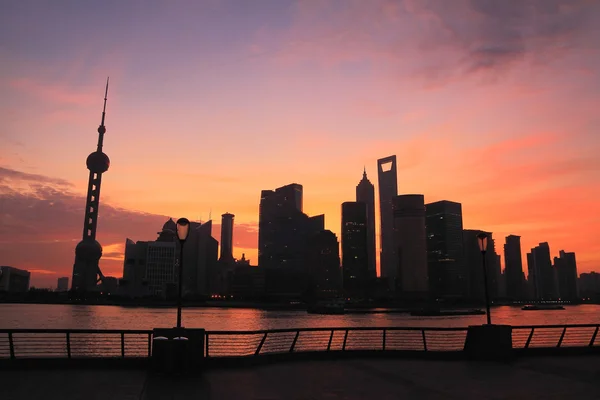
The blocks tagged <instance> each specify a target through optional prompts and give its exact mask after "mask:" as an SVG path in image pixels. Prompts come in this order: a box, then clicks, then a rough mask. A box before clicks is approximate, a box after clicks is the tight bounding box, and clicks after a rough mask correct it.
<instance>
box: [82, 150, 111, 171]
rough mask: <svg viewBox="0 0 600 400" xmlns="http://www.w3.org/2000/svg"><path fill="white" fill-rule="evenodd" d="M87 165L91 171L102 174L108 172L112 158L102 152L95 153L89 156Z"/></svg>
mask: <svg viewBox="0 0 600 400" xmlns="http://www.w3.org/2000/svg"><path fill="white" fill-rule="evenodd" d="M85 163H86V165H87V168H88V169H89V170H90V171H92V172H95V173H97V174H101V173H104V172H106V171H108V167H110V158H108V156H107V155H106V154H104V153H103V152H101V151H95V152H93V153H92V154H90V155H89V156H88V158H87V160H86V161H85Z"/></svg>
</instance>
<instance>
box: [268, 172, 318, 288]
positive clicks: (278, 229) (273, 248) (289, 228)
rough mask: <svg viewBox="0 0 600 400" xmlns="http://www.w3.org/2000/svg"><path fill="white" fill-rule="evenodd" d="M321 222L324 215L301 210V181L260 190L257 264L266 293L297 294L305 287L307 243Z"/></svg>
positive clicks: (316, 231)
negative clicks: (262, 273)
mask: <svg viewBox="0 0 600 400" xmlns="http://www.w3.org/2000/svg"><path fill="white" fill-rule="evenodd" d="M324 225H325V219H324V216H323V215H318V216H315V217H309V216H307V215H306V214H304V213H303V212H302V185H299V184H295V183H293V184H290V185H286V186H283V187H280V188H277V189H275V190H263V191H262V192H261V200H260V210H259V221H258V227H259V228H258V266H259V267H260V268H264V269H265V273H266V290H267V293H268V294H269V295H278V296H279V295H282V296H286V297H297V296H298V295H299V294H301V293H302V292H303V291H304V290H306V287H307V276H308V275H307V267H306V243H307V240H308V238H309V237H310V236H312V235H314V234H316V233H318V232H320V231H323V230H324V229H325V226H324Z"/></svg>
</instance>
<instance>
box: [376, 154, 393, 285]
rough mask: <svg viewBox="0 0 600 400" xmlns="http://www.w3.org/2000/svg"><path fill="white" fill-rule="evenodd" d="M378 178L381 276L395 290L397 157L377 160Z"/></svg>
mask: <svg viewBox="0 0 600 400" xmlns="http://www.w3.org/2000/svg"><path fill="white" fill-rule="evenodd" d="M377 178H378V181H379V216H380V221H381V222H380V235H381V257H380V259H379V264H380V272H381V276H382V277H384V278H388V279H387V280H388V282H389V284H390V287H392V288H394V285H395V280H396V275H397V269H398V268H397V263H396V260H395V258H394V257H395V256H394V250H395V249H394V211H393V205H392V201H393V198H394V197H396V196H397V195H398V175H397V170H396V156H395V155H394V156H389V157H385V158H381V159H379V160H377Z"/></svg>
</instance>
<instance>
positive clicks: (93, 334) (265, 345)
mask: <svg viewBox="0 0 600 400" xmlns="http://www.w3.org/2000/svg"><path fill="white" fill-rule="evenodd" d="M599 330H600V324H565V325H517V326H512V342H513V349H515V350H518V351H519V352H521V353H523V352H531V351H537V350H536V349H552V348H554V349H563V348H578V349H583V348H592V347H593V348H594V349H600V339H598V340H596V338H597V336H598V332H599ZM467 332H468V327H323V328H297V329H291V328H287V329H261V330H245V331H232V330H228V331H205V332H204V349H202V350H203V351H201V352H203V353H204V356H205V357H206V358H212V359H214V358H231V357H252V356H257V357H260V356H263V355H267V354H290V355H291V354H297V353H306V352H323V353H338V354H341V353H343V352H356V351H362V352H365V351H366V352H373V353H374V352H386V353H389V352H412V353H414V352H422V353H424V352H426V353H432V352H433V353H440V352H441V353H449V352H454V353H456V352H462V351H464V346H465V343H466V337H467ZM153 337H154V330H148V329H130V330H123V329H105V330H103V329H0V358H8V359H12V360H14V359H20V358H45V357H59V358H66V359H73V358H138V359H139V358H150V357H151V356H152V352H153V350H152V348H153V346H152V341H153ZM209 339H210V341H209Z"/></svg>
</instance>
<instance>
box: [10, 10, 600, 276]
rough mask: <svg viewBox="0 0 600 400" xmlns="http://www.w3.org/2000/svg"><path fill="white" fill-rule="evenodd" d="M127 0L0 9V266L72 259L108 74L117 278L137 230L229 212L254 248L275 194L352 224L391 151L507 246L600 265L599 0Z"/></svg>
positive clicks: (407, 175)
mask: <svg viewBox="0 0 600 400" xmlns="http://www.w3.org/2000/svg"><path fill="white" fill-rule="evenodd" d="M121 3H122V2H118V1H116V0H115V1H108V2H107V4H105V5H104V6H105V7H103V8H102V9H100V8H99V7H95V6H91V5H84V4H81V5H78V6H76V7H70V8H67V7H66V6H65V7H63V6H62V5H61V3H60V2H58V3H57V4H54V5H53V6H52V7H51V8H48V7H50V6H49V5H46V4H44V3H42V2H40V4H39V5H38V6H37V7H26V6H24V5H19V4H15V5H11V7H10V8H9V10H8V12H6V13H3V15H2V16H0V34H1V35H2V37H4V38H9V40H8V43H7V45H6V46H4V47H0V57H2V60H5V61H3V68H2V69H1V70H0V86H1V88H2V92H3V93H4V96H2V98H1V99H0V120H2V121H3V126H2V128H0V140H1V143H2V146H0V168H1V169H0V264H2V265H13V266H15V267H20V268H28V269H30V270H33V271H34V275H33V284H35V285H42V286H54V285H55V284H56V278H57V277H59V276H62V275H64V276H70V275H71V268H72V263H73V255H74V253H73V249H74V246H75V244H76V243H77V241H78V240H79V238H80V235H81V229H82V223H83V208H84V199H83V195H84V191H85V188H86V180H87V171H86V169H85V158H86V157H87V155H88V154H89V153H90V152H91V151H93V150H94V148H95V143H96V140H97V139H96V135H97V133H96V128H97V125H98V123H99V121H100V112H101V105H102V95H103V82H104V80H105V78H106V76H107V75H110V76H111V87H110V91H109V101H108V108H107V119H106V125H107V133H106V137H105V147H104V151H105V152H106V153H107V154H108V155H109V157H110V158H111V167H110V170H109V171H108V172H107V173H106V174H105V176H104V180H103V184H102V194H101V202H102V205H101V208H100V216H99V224H98V230H99V231H98V239H99V240H100V242H101V243H102V244H103V245H104V253H105V256H104V258H103V260H102V268H103V270H104V271H105V273H107V274H115V275H117V276H120V274H121V272H122V254H121V253H122V249H123V243H124V242H125V238H126V237H130V238H132V239H134V240H152V239H154V238H155V236H156V235H155V234H156V232H157V231H158V230H159V229H160V227H161V226H162V223H163V222H164V220H166V218H167V217H165V216H166V215H169V216H174V217H179V216H187V217H188V218H190V219H202V220H206V219H207V218H208V215H209V212H210V211H211V210H212V216H213V218H214V219H216V220H217V221H216V222H218V218H219V217H220V214H222V213H224V212H231V213H234V214H235V215H236V231H235V238H234V242H235V243H236V244H237V247H236V249H235V255H236V256H241V253H242V252H245V253H246V256H247V257H249V258H251V260H253V261H254V262H256V260H257V252H256V244H257V232H256V229H257V228H256V225H257V220H258V202H259V196H260V190H261V189H274V188H276V187H279V186H282V185H285V184H288V183H292V182H297V183H300V184H302V185H303V186H304V205H305V212H306V213H308V214H309V215H314V214H321V213H324V214H325V216H326V227H327V228H328V229H331V230H332V231H334V232H335V233H336V234H339V231H340V229H339V225H340V207H341V206H340V205H341V203H342V202H344V201H348V200H353V199H354V190H355V185H356V184H357V183H358V181H359V180H360V178H361V175H362V168H363V165H366V168H367V173H368V175H369V178H370V179H371V181H372V182H373V183H375V184H376V181H377V179H376V176H375V171H376V159H377V158H381V157H384V156H388V155H391V154H396V155H397V157H398V190H399V193H400V194H402V193H423V194H424V195H425V200H426V202H431V201H436V200H440V199H447V200H453V201H458V202H461V203H462V204H463V216H464V226H465V228H469V229H483V230H488V231H492V232H493V233H494V237H495V238H496V239H497V244H496V246H497V250H498V251H499V252H500V253H501V249H502V244H503V242H504V240H503V239H504V236H506V235H508V234H516V235H521V236H522V247H523V250H528V249H530V248H531V247H533V246H534V245H536V244H537V243H539V242H542V241H548V242H549V243H550V249H551V252H552V256H555V255H557V254H558V251H559V250H562V249H564V250H566V251H575V252H576V253H577V261H578V268H579V271H580V272H584V271H591V270H594V269H595V270H600V244H599V243H600V241H598V240H597V239H596V236H595V234H596V232H598V231H599V230H600V220H599V215H600V212H599V211H600V206H599V202H598V200H597V199H598V198H600V158H599V157H598V156H597V155H598V153H599V151H600V139H599V137H600V136H599V133H598V127H599V126H600V117H599V114H598V110H599V109H600V72H599V71H600V50H599V46H600V45H599V44H600V30H599V29H600V28H599V27H600V8H599V4H598V3H597V2H593V1H592V2H590V1H586V0H581V1H579V0H575V1H564V2H562V1H558V0H557V1H544V0H540V1H532V2H531V4H530V6H529V7H525V6H524V3H520V2H492V3H490V2H480V1H474V2H469V1H466V0H464V1H462V0H460V1H459V0H457V1H456V2H453V3H452V6H448V3H449V2H446V1H441V0H440V1H429V2H424V1H417V0H411V1H409V0H406V1H391V0H390V1H386V0H377V1H373V2H361V1H347V2H339V1H334V0H332V1H325V0H324V1H277V2H268V1H265V2H264V3H260V4H258V5H255V6H253V7H249V6H247V5H246V4H247V3H245V2H241V1H233V0H231V1H223V2H216V1H207V2H193V1H191V0H189V1H186V0H181V1H177V2H176V3H169V2H156V3H155V4H153V5H152V6H146V5H145V4H144V3H143V2H141V1H136V2H131V4H121ZM200 3H201V4H200ZM486 4H487V5H486ZM99 21H105V22H104V23H99ZM26 27H29V28H26ZM377 214H378V213H377ZM377 218H379V217H377ZM216 228H217V229H215V232H214V233H213V234H214V235H215V237H216V238H217V239H218V238H219V236H218V227H216Z"/></svg>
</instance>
